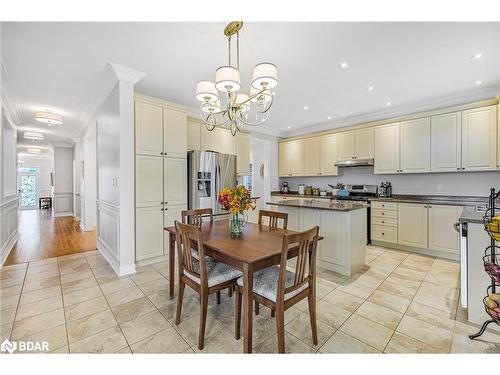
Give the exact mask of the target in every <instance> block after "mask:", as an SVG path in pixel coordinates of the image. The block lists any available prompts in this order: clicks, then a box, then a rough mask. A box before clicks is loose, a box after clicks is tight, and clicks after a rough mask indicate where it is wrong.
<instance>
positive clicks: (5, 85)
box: [0, 61, 24, 128]
mask: <svg viewBox="0 0 500 375" xmlns="http://www.w3.org/2000/svg"><path fill="white" fill-rule="evenodd" d="M0 66H1V74H2V79H1V82H2V103H3V104H2V105H3V107H4V108H5V112H6V114H7V116H8V117H9V120H10V121H11V122H12V123H13V124H12V125H13V126H14V127H15V128H17V125H19V124H22V123H24V121H23V114H22V113H23V112H22V107H21V104H20V103H19V100H18V98H17V96H16V94H15V93H14V90H13V89H12V85H11V83H10V79H9V74H8V72H7V69H6V68H5V65H4V64H3V62H1V61H0Z"/></svg>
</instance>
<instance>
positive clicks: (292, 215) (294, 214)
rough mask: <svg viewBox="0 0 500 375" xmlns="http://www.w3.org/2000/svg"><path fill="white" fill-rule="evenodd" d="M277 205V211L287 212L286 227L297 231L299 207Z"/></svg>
mask: <svg viewBox="0 0 500 375" xmlns="http://www.w3.org/2000/svg"><path fill="white" fill-rule="evenodd" d="M278 207H279V208H278V211H281V212H285V213H287V214H288V229H290V230H295V231H299V230H300V229H299V209H298V208H297V207H284V206H278Z"/></svg>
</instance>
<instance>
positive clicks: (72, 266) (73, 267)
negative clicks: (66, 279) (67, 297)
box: [59, 260, 90, 275]
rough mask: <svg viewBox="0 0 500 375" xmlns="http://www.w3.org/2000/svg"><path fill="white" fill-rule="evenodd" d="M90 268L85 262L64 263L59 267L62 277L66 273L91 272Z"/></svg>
mask: <svg viewBox="0 0 500 375" xmlns="http://www.w3.org/2000/svg"><path fill="white" fill-rule="evenodd" d="M89 269H90V267H89V265H88V264H87V262H86V261H85V260H78V261H74V262H73V261H72V262H68V263H63V264H60V265H59V272H60V273H61V275H64V274H66V273H76V272H83V271H86V270H89Z"/></svg>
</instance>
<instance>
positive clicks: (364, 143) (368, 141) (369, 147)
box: [337, 127, 374, 160]
mask: <svg viewBox="0 0 500 375" xmlns="http://www.w3.org/2000/svg"><path fill="white" fill-rule="evenodd" d="M337 135H338V153H337V157H338V160H352V159H372V158H373V154H374V150H373V148H374V139H373V138H374V132H373V128H372V127H370V128H363V129H356V130H351V131H348V132H342V133H338V134H337Z"/></svg>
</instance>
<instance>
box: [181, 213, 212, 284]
mask: <svg viewBox="0 0 500 375" xmlns="http://www.w3.org/2000/svg"><path fill="white" fill-rule="evenodd" d="M192 240H194V241H195V242H196V249H197V251H198V259H196V258H195V257H193V253H192V251H193V250H192V248H191V241H192ZM175 241H176V243H177V256H178V259H179V275H183V274H185V273H188V274H190V275H192V276H194V277H196V278H198V279H199V280H200V284H201V285H207V282H206V281H207V272H206V271H207V267H206V263H205V249H204V247H203V237H202V234H201V228H200V227H199V226H197V225H190V224H183V223H179V222H178V221H177V220H176V221H175ZM196 263H199V267H196Z"/></svg>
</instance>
